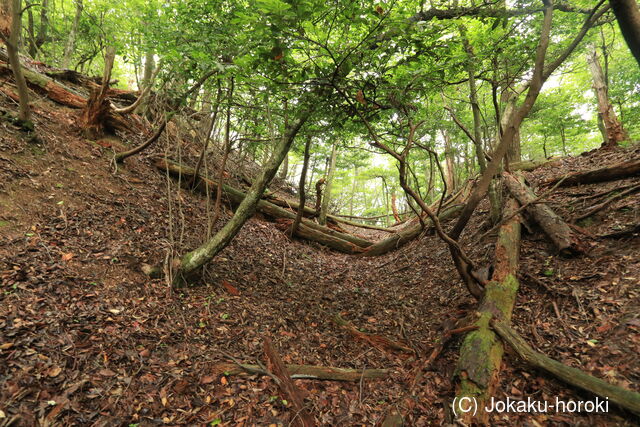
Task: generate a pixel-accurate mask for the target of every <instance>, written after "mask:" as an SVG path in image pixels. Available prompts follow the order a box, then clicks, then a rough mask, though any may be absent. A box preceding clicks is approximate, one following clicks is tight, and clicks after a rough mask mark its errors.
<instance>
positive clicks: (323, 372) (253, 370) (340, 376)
mask: <svg viewBox="0 0 640 427" xmlns="http://www.w3.org/2000/svg"><path fill="white" fill-rule="evenodd" d="M286 366H287V371H289V374H290V375H291V378H292V379H294V380H324V381H349V382H359V381H361V380H362V379H363V378H364V379H372V380H377V379H383V378H387V377H388V376H389V375H390V374H391V370H389V369H348V368H333V367H330V366H312V365H286ZM213 370H214V372H216V373H220V374H224V375H256V374H258V375H267V374H268V373H267V371H265V370H264V369H262V368H261V367H260V366H258V365H249V364H244V363H243V364H240V365H238V364H235V363H218V364H217V365H215V366H214V367H213Z"/></svg>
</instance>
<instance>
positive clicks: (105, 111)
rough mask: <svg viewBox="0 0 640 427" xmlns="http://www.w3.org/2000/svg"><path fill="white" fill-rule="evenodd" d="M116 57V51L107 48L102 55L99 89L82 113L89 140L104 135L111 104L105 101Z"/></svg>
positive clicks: (90, 98) (90, 97) (111, 47)
mask: <svg viewBox="0 0 640 427" xmlns="http://www.w3.org/2000/svg"><path fill="white" fill-rule="evenodd" d="M115 57H116V49H115V47H113V46H108V47H107V48H106V51H105V54H104V72H103V74H102V84H101V85H100V88H98V89H95V90H93V92H92V93H91V96H89V99H88V100H87V106H86V107H85V109H84V110H83V112H82V125H83V127H84V130H85V132H86V134H87V135H88V136H89V137H91V138H97V137H99V136H101V135H102V134H103V133H104V130H105V123H106V122H107V119H108V117H109V113H110V112H111V103H110V102H109V100H108V99H107V91H108V90H109V81H110V80H111V71H112V70H113V62H114V60H115Z"/></svg>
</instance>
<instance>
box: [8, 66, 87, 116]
mask: <svg viewBox="0 0 640 427" xmlns="http://www.w3.org/2000/svg"><path fill="white" fill-rule="evenodd" d="M6 72H11V70H10V69H9V67H8V66H7V65H4V64H0V73H6ZM22 72H23V74H24V78H25V79H26V80H27V84H28V85H29V86H30V87H31V88H32V89H34V90H36V91H37V92H39V93H43V94H44V95H46V96H47V97H48V98H49V99H51V100H53V101H55V102H57V103H58V104H61V105H64V106H67V107H71V108H83V107H84V106H85V105H86V104H87V100H86V98H84V97H83V96H81V95H78V94H77V93H74V92H73V90H72V89H70V88H68V87H66V86H64V85H62V84H60V83H58V82H56V81H55V80H53V79H52V78H50V77H48V76H46V75H44V74H41V73H37V72H35V71H32V70H30V69H29V68H26V67H24V66H23V67H22Z"/></svg>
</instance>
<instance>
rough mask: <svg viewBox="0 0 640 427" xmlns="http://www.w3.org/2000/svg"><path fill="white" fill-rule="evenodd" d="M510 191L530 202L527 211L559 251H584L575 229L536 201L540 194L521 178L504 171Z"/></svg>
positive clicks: (567, 252) (568, 252)
mask: <svg viewBox="0 0 640 427" xmlns="http://www.w3.org/2000/svg"><path fill="white" fill-rule="evenodd" d="M502 176H503V177H504V182H505V184H506V186H507V188H508V189H509V192H510V193H511V194H512V195H513V197H515V198H516V199H517V200H518V201H519V202H520V203H521V204H523V205H524V204H528V206H527V209H526V210H527V212H528V213H529V214H530V215H531V217H533V219H534V221H535V222H536V223H538V225H539V226H540V227H541V228H542V230H543V231H544V232H545V234H546V235H547V236H549V239H551V241H552V242H553V244H554V245H555V246H556V248H558V251H559V252H560V253H561V254H563V255H575V254H579V253H582V252H583V250H582V247H581V245H580V241H579V240H578V237H577V236H576V234H575V233H574V231H573V230H572V229H571V227H569V224H567V223H566V222H565V221H564V220H563V219H562V218H560V216H559V215H558V214H556V213H555V212H554V211H553V210H552V209H551V208H550V207H549V206H547V205H546V204H544V203H534V202H535V201H536V200H537V199H538V196H536V194H535V193H534V192H533V190H532V189H531V188H530V187H528V186H527V185H526V184H525V183H524V182H523V180H522V179H521V178H519V177H518V176H516V175H514V174H510V173H508V172H504V173H503V174H502Z"/></svg>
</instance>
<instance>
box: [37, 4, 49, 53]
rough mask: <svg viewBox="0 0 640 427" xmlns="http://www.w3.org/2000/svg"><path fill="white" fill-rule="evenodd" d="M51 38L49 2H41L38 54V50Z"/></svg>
mask: <svg viewBox="0 0 640 427" xmlns="http://www.w3.org/2000/svg"><path fill="white" fill-rule="evenodd" d="M48 38H49V0H40V25H39V26H38V35H37V36H36V53H37V50H39V49H40V48H42V46H43V45H44V44H45V43H46V42H47V39H48Z"/></svg>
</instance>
